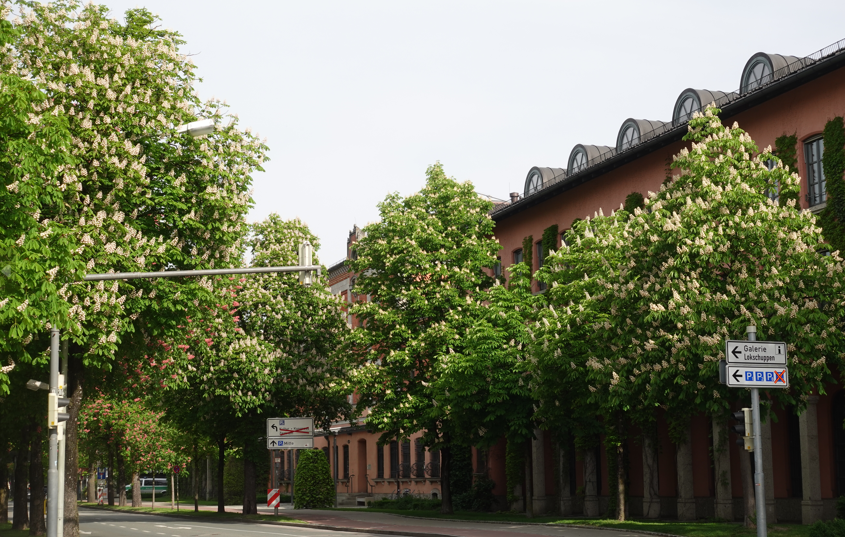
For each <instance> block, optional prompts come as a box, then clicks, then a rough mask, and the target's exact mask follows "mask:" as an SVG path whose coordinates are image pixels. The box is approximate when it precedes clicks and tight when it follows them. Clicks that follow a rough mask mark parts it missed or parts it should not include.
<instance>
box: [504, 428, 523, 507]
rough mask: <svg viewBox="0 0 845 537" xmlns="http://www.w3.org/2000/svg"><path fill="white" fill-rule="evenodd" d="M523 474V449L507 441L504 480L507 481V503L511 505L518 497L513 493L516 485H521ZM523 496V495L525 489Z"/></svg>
mask: <svg viewBox="0 0 845 537" xmlns="http://www.w3.org/2000/svg"><path fill="white" fill-rule="evenodd" d="M524 474H525V449H524V448H523V447H522V446H520V445H518V444H517V445H514V443H513V442H511V441H508V443H507V446H506V449H505V480H506V481H507V492H508V505H509V506H510V505H513V504H514V503H515V502H516V501H517V500H519V497H517V495H516V494H515V493H514V490H515V489H516V486H517V485H522V479H523V477H524ZM522 492H523V496H524V495H525V491H522Z"/></svg>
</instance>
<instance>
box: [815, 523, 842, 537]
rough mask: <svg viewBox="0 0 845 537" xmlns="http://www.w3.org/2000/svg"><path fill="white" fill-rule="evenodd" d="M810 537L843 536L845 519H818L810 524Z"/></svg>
mask: <svg viewBox="0 0 845 537" xmlns="http://www.w3.org/2000/svg"><path fill="white" fill-rule="evenodd" d="M810 537H845V520H842V519H841V518H837V519H834V520H819V521H818V522H816V523H815V524H813V525H812V526H810Z"/></svg>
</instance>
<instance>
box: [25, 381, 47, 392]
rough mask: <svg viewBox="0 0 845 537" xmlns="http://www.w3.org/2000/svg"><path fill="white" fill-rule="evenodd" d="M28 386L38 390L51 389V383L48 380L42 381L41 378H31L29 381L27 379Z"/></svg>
mask: <svg viewBox="0 0 845 537" xmlns="http://www.w3.org/2000/svg"><path fill="white" fill-rule="evenodd" d="M26 388H27V389H28V390H32V391H34V392H37V391H38V390H49V389H50V385H49V384H47V383H46V382H41V381H40V380H32V379H29V380H28V381H26Z"/></svg>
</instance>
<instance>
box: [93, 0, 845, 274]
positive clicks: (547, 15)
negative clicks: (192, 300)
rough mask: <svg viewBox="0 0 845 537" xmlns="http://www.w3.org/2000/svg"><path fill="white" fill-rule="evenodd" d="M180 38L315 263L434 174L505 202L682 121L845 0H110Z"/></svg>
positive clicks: (798, 50)
mask: <svg viewBox="0 0 845 537" xmlns="http://www.w3.org/2000/svg"><path fill="white" fill-rule="evenodd" d="M98 1H99V2H102V3H105V4H106V5H108V6H110V7H111V8H112V10H113V16H114V17H115V18H120V19H122V14H123V12H124V11H125V10H126V9H128V8H132V7H136V6H144V7H147V8H149V9H150V10H151V11H153V12H154V13H158V14H159V15H160V16H161V18H162V19H163V21H164V22H163V25H164V26H165V27H168V28H173V29H175V30H178V31H179V32H181V33H182V35H183V36H184V37H185V38H186V40H187V42H188V43H187V45H186V46H185V48H184V52H186V53H192V54H196V55H197V56H195V57H194V61H195V62H196V64H197V65H198V67H199V74H200V76H201V77H203V79H204V81H203V83H202V84H201V85H200V87H199V90H200V96H201V97H203V98H208V97H211V96H216V97H219V98H222V99H225V100H226V101H228V103H229V104H230V105H231V107H232V111H234V112H236V113H238V114H239V116H240V118H241V125H243V126H250V127H252V128H253V130H254V131H257V132H258V133H259V134H260V135H261V136H262V137H266V138H267V141H268V145H269V146H270V158H271V160H270V162H268V163H267V164H266V166H265V168H266V172H264V173H260V174H257V175H256V177H255V207H254V209H253V210H252V213H251V214H250V220H253V221H254V220H258V219H261V218H263V217H265V216H266V215H268V214H269V213H271V212H277V213H279V214H280V215H282V217H284V218H293V217H297V216H298V217H300V218H302V219H303V220H304V221H305V222H306V223H308V224H309V225H310V227H311V229H312V230H313V231H314V232H315V233H316V234H317V235H318V236H319V237H320V238H321V241H322V248H321V251H320V259H321V261H322V262H323V263H330V262H333V261H335V260H338V259H340V258H342V257H343V256H344V255H345V245H346V237H347V234H348V232H349V230H350V229H351V228H352V226H353V224H358V225H359V226H363V225H364V224H366V223H368V222H372V221H375V220H377V219H378V209H377V207H376V204H377V203H378V202H379V201H381V200H383V199H384V197H385V196H386V195H387V194H388V193H389V192H391V191H398V192H400V193H401V194H403V195H407V194H411V193H413V192H415V191H417V190H418V189H419V188H420V187H421V186H422V184H423V182H424V177H425V169H426V167H427V166H428V165H429V164H432V163H434V162H436V161H438V160H439V161H440V162H442V163H443V164H444V166H445V169H446V172H447V174H449V175H451V176H454V177H455V178H457V179H459V180H470V181H472V182H473V183H474V184H475V186H476V190H477V191H479V192H482V193H485V194H491V195H494V196H496V197H499V198H506V197H507V195H508V192H511V191H520V192H521V191H522V189H523V183H524V181H525V176H526V174H527V173H528V170H529V169H530V168H531V167H532V166H552V167H565V166H566V160H567V158H568V156H569V152H570V150H571V149H572V147H573V146H574V145H575V144H578V143H585V144H599V145H613V144H615V141H616V134H617V131H618V129H619V127H620V126H621V124H622V122H623V121H624V120H625V119H627V118H629V117H635V118H640V119H661V120H668V119H671V115H672V106H673V105H674V103H675V99H676V98H677V97H678V95H679V94H680V93H681V91H683V90H684V89H685V88H687V87H695V88H699V89H711V90H722V91H732V90H735V89H737V88H738V87H739V85H740V84H739V78H740V74H741V70H742V68H743V66H744V65H745V62H746V61H747V60H748V58H749V57H750V56H751V55H752V54H754V53H756V52H760V51H763V52H770V53H778V54H786V55H795V56H804V55H807V54H810V53H811V52H814V51H816V50H818V49H820V48H822V47H824V46H826V45H829V44H831V43H833V42H835V41H838V40H840V39H843V38H845V26H843V25H842V21H843V20H845V2H842V1H841V0H831V1H824V2H801V3H796V2H794V1H790V2H786V1H771V0H769V1H765V2H751V1H736V0H731V1H722V0H715V1H708V2H678V1H665V2H660V1H648V2H647V1H638V2H633V1H604V2H595V1H592V2H587V1H579V2H569V1H557V2H554V1H526V0H521V1H512V2H502V1H492V0H484V1H468V0H450V1H432V0H425V1H417V2H409V1H401V2H397V1H381V2H376V1H368V2H363V1H349V0H344V1H302V0H299V1H296V2H292V1H270V0H263V1H259V0H238V1H231V0H230V1H221V0H202V1H199V0H98Z"/></svg>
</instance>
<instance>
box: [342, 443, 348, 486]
mask: <svg viewBox="0 0 845 537" xmlns="http://www.w3.org/2000/svg"><path fill="white" fill-rule="evenodd" d="M343 479H349V444H346V445H344V446H343Z"/></svg>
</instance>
